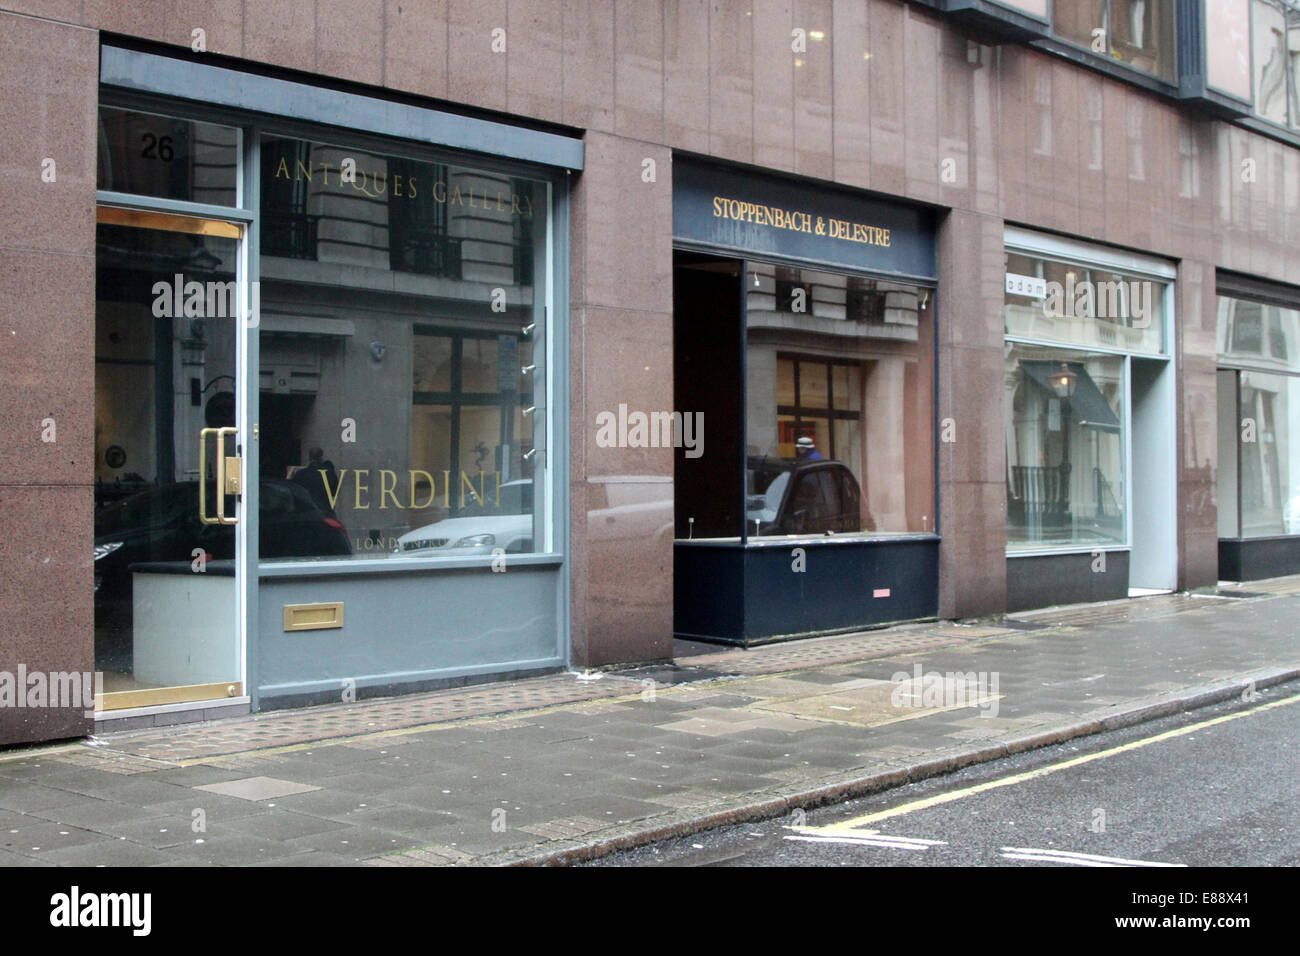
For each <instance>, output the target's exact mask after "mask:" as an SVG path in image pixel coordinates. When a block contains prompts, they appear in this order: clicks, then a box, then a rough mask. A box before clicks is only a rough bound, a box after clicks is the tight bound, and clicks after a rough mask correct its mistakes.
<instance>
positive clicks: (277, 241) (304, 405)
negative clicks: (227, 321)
mask: <svg viewBox="0 0 1300 956" xmlns="http://www.w3.org/2000/svg"><path fill="white" fill-rule="evenodd" d="M261 168H262V177H261V181H262V182H263V183H264V184H265V185H264V188H263V194H262V196H263V212H264V217H265V226H264V230H265V232H264V240H263V247H262V248H263V259H262V276H261V281H262V287H261V306H262V325H261V328H262V337H261V338H262V358H261V375H262V385H261V390H262V395H261V415H262V428H263V431H264V435H265V438H264V442H265V443H264V444H263V446H262V447H263V452H262V464H261V467H262V473H263V475H266V476H269V477H283V474H284V473H285V471H286V470H287V469H290V468H293V467H294V466H296V465H298V464H301V463H302V462H303V461H305V460H306V452H307V450H308V449H309V448H310V447H312V446H320V447H321V448H323V449H324V451H325V454H326V457H327V458H328V459H330V460H332V461H333V462H334V463H335V464H336V465H337V466H338V467H340V468H341V469H345V472H344V474H343V475H342V477H341V479H340V481H341V486H340V491H339V500H338V502H337V504H336V509H335V510H336V512H337V513H338V515H339V517H340V519H341V520H342V521H343V523H344V524H345V526H346V527H347V528H348V529H349V532H350V533H351V534H352V536H353V537H354V538H355V539H356V540H357V541H359V542H365V545H364V547H365V549H366V550H370V548H371V544H370V542H371V541H376V542H378V541H382V542H385V543H388V542H391V541H392V540H394V539H395V538H397V537H398V536H400V535H402V534H404V533H405V532H407V531H410V530H412V529H413V528H416V527H419V526H421V525H424V524H428V523H430V522H433V521H437V520H439V519H441V518H444V517H449V516H451V515H454V514H455V513H457V512H458V511H460V510H461V507H462V502H463V500H464V491H465V489H466V487H467V485H468V486H472V487H477V488H478V489H479V491H480V493H482V490H483V487H484V485H485V483H486V484H487V485H489V486H495V485H498V484H500V483H504V482H509V481H511V480H513V479H515V478H518V477H520V476H521V475H524V476H526V475H528V474H529V473H530V472H531V468H530V467H529V465H528V463H527V460H526V459H525V458H524V456H525V455H526V454H528V452H529V451H530V450H531V449H532V446H533V442H532V436H531V424H532V423H531V422H530V421H527V420H525V418H524V416H523V413H522V410H523V409H524V408H526V407H528V406H529V405H531V404H532V401H531V396H532V383H531V381H530V379H529V378H528V376H526V375H521V374H520V371H519V370H520V368H521V367H522V366H524V365H527V364H529V358H530V355H531V339H530V337H529V336H528V335H526V334H524V333H523V332H521V329H522V328H523V327H524V326H525V325H527V324H528V320H527V319H526V318H524V316H526V315H528V314H530V306H531V301H532V296H533V289H532V284H531V277H532V270H533V257H534V254H535V249H534V245H533V230H534V226H535V222H536V221H535V217H534V197H533V189H532V183H531V182H529V181H527V180H523V179H519V178H515V177H509V176H503V175H493V174H489V173H486V172H484V171H482V170H477V169H472V168H467V167H460V166H449V165H446V164H441V163H428V162H419V161H416V160H411V159H400V158H396V157H387V156H383V155H380V154H375V153H371V152H362V151H359V150H350V149H346V148H342V147H330V146H324V145H321V144H317V143H311V142H307V141H304V140H298V139H281V138H277V139H271V138H267V139H265V140H264V141H263V147H262V162H261ZM494 297H495V300H496V302H497V306H496V308H493V307H492V306H493V302H494ZM345 419H352V420H353V421H355V422H356V429H357V430H359V431H361V432H362V434H363V436H364V437H363V439H362V440H355V436H348V435H347V434H346V433H345V431H344V430H343V429H342V428H341V427H340V423H341V422H343V421H344V420H345ZM349 437H353V439H354V440H350V441H349V440H348V438H349ZM412 469H414V470H415V471H416V472H417V474H416V475H415V476H414V477H412V476H411V475H410V471H411V470H412ZM385 471H391V472H393V473H394V474H397V473H400V474H401V476H402V481H401V484H402V486H403V489H404V490H403V493H402V494H400V495H399V494H398V493H397V481H396V479H395V478H394V479H393V486H392V490H393V493H392V494H391V495H389V494H385V490H384V489H385V485H384V482H385V480H386V477H385V475H384V474H383V472H385ZM349 475H350V476H351V477H350V478H349ZM358 483H360V487H363V488H365V492H364V493H362V492H360V491H358V487H359V485H358ZM369 485H373V486H374V487H373V488H369V487H368V486H369ZM383 550H391V547H390V546H385V547H384V548H383Z"/></svg>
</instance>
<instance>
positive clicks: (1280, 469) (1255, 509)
mask: <svg viewBox="0 0 1300 956" xmlns="http://www.w3.org/2000/svg"><path fill="white" fill-rule="evenodd" d="M1218 307H1219V317H1218V333H1217V334H1218V351H1219V362H1220V364H1221V365H1228V366H1232V367H1228V368H1220V370H1219V376H1218V408H1219V428H1218V435H1219V443H1218V447H1219V476H1218V489H1219V516H1220V520H1219V535H1220V537H1242V538H1258V537H1270V536H1274V535H1284V534H1285V535H1291V534H1300V310H1297V309H1288V308H1285V307H1282V306H1278V305H1274V304H1271V303H1266V302H1259V301H1254V300H1251V299H1239V298H1233V297H1229V296H1219V300H1218ZM1238 515H1240V523H1238Z"/></svg>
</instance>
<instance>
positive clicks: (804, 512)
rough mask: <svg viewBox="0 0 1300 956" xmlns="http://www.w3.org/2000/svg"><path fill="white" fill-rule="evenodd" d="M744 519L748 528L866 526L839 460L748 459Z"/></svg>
mask: <svg viewBox="0 0 1300 956" xmlns="http://www.w3.org/2000/svg"><path fill="white" fill-rule="evenodd" d="M746 491H747V494H746V496H745V519H746V522H747V525H748V531H749V532H750V533H751V534H759V535H767V534H827V533H835V534H838V533H844V532H856V531H872V530H874V524H875V522H873V521H872V520H871V518H870V517H868V516H865V515H863V513H862V492H861V490H860V489H859V488H858V481H857V479H856V478H854V477H853V472H851V471H849V469H848V467H847V466H846V465H844V463H843V462H838V461H825V460H822V459H818V460H815V461H789V460H788V459H784V458H760V457H751V458H750V459H749V474H748V488H747V489H746Z"/></svg>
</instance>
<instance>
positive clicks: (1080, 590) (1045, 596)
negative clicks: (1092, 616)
mask: <svg viewBox="0 0 1300 956" xmlns="http://www.w3.org/2000/svg"><path fill="white" fill-rule="evenodd" d="M1105 554H1106V564H1105V568H1106V570H1104V571H1094V570H1093V563H1094V561H1095V560H1096V559H1095V558H1094V557H1093V556H1092V554H1091V553H1088V552H1084V553H1082V554H1043V555H1025V556H1023V557H1009V558H1007V611H1008V612H1014V611H1028V610H1032V609H1033V608H1038V607H1051V606H1053V605H1056V604H1087V603H1091V602H1093V601H1117V600H1120V599H1121V598H1126V597H1128V552H1127V551H1107V552H1106V553H1105Z"/></svg>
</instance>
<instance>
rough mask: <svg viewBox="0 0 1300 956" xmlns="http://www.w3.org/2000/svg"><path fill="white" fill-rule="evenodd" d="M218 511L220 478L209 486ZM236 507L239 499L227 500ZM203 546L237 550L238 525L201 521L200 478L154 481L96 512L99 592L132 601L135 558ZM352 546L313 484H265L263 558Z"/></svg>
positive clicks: (225, 555)
mask: <svg viewBox="0 0 1300 956" xmlns="http://www.w3.org/2000/svg"><path fill="white" fill-rule="evenodd" d="M206 495H207V500H208V501H207V503H208V509H209V512H211V513H215V509H216V485H215V482H208V486H207V489H206ZM226 502H227V505H226V509H227V513H228V514H233V510H232V507H233V504H232V503H233V499H230V498H227V499H226ZM195 548H202V549H203V550H204V551H205V552H207V554H208V555H209V556H210V557H209V560H222V559H229V558H233V557H234V556H235V528H234V526H233V525H207V524H203V523H202V522H201V521H199V483H198V482H197V481H182V482H177V483H176V484H171V485H163V486H161V487H158V488H151V489H150V490H148V491H142V492H140V493H139V494H135V495H131V496H130V497H129V498H123V499H122V500H121V501H115V502H113V503H111V504H108V505H105V506H104V507H102V508H100V509H99V510H98V511H96V512H95V595H96V598H97V599H102V600H107V601H120V600H127V601H129V600H130V597H131V565H133V564H136V563H138V562H142V561H183V562H185V563H186V564H188V563H190V562H191V561H192V560H193V554H194V549H195ZM351 553H352V548H351V546H350V545H349V544H348V537H347V534H346V533H344V530H343V525H342V524H341V523H340V522H339V520H338V519H337V518H333V517H330V516H328V515H325V514H323V513H322V512H321V510H320V509H319V508H318V507H317V506H316V503H315V502H314V501H312V498H311V494H310V493H308V491H307V489H306V488H303V487H302V486H301V485H298V484H295V483H293V482H291V481H263V482H262V483H261V485H260V486H259V487H258V555H259V557H261V558H288V557H319V556H337V555H348V554H351Z"/></svg>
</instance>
